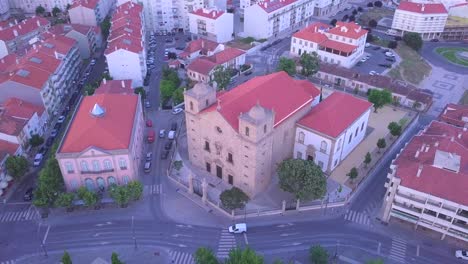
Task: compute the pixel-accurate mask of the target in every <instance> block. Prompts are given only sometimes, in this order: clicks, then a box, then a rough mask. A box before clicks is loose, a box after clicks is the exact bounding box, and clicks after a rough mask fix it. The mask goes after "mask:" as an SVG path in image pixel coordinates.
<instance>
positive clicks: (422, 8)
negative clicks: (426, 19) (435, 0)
mask: <svg viewBox="0 0 468 264" xmlns="http://www.w3.org/2000/svg"><path fill="white" fill-rule="evenodd" d="M421 11H422V12H424V4H423V5H422V7H421Z"/></svg>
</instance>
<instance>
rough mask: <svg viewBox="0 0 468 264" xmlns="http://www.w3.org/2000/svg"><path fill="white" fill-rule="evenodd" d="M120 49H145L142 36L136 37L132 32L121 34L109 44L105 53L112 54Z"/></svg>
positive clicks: (134, 50) (138, 51)
mask: <svg viewBox="0 0 468 264" xmlns="http://www.w3.org/2000/svg"><path fill="white" fill-rule="evenodd" d="M119 49H123V50H128V51H131V52H134V53H140V52H141V51H143V46H142V43H141V38H138V37H134V36H133V35H132V34H128V33H127V34H125V35H121V36H119V37H117V38H115V39H112V41H111V42H109V44H108V45H107V49H106V51H105V53H104V54H106V55H107V54H110V53H112V52H114V51H117V50H119Z"/></svg>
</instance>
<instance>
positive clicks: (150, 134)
mask: <svg viewBox="0 0 468 264" xmlns="http://www.w3.org/2000/svg"><path fill="white" fill-rule="evenodd" d="M147 140H148V143H153V142H154V130H150V131H148V136H147Z"/></svg>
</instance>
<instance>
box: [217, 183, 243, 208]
mask: <svg viewBox="0 0 468 264" xmlns="http://www.w3.org/2000/svg"><path fill="white" fill-rule="evenodd" d="M219 199H220V200H221V203H222V204H223V206H224V207H225V208H227V209H229V210H235V209H240V208H244V206H245V205H246V204H247V202H248V201H249V200H250V198H249V196H247V194H245V193H244V192H243V191H242V190H241V189H239V188H237V187H232V188H231V189H230V190H225V191H223V192H222V193H221V194H220V195H219Z"/></svg>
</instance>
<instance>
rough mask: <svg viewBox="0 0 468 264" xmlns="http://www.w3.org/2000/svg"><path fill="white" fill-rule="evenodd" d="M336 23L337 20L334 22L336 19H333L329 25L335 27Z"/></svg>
mask: <svg viewBox="0 0 468 264" xmlns="http://www.w3.org/2000/svg"><path fill="white" fill-rule="evenodd" d="M336 22H338V20H336V19H335V18H334V19H332V20H331V21H330V25H332V26H336Z"/></svg>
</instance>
